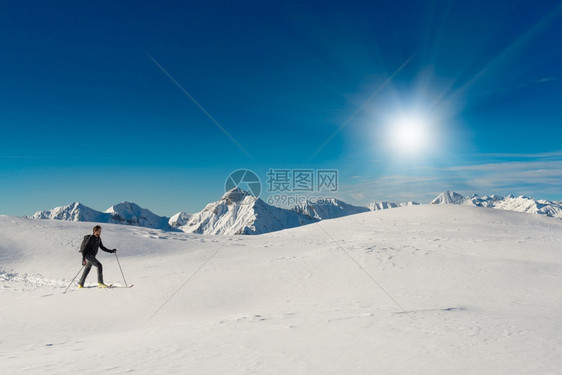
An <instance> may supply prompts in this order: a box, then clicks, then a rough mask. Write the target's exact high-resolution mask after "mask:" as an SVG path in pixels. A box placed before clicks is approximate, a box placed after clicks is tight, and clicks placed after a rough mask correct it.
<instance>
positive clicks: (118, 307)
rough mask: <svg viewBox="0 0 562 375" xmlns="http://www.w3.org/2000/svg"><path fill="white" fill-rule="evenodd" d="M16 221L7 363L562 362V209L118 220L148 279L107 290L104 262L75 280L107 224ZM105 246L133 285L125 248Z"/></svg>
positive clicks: (436, 370) (15, 366)
mask: <svg viewBox="0 0 562 375" xmlns="http://www.w3.org/2000/svg"><path fill="white" fill-rule="evenodd" d="M0 226H1V227H2V231H0V306H2V308H1V319H0V332H2V335H1V339H0V373H2V374H20V373H25V374H42V375H43V374H78V373H89V374H91V373H96V374H123V373H135V374H184V373H193V374H203V375H204V374H234V375H237V374H240V375H241V374H260V375H261V374H275V375H276V374H282V375H286V374H292V375H300V374H306V375H316V374H318V375H325V374H385V375H397V374H412V373H415V374H419V375H429V374H478V375H504V374H505V375H527V374H558V373H559V372H560V369H561V368H562V321H561V318H560V311H561V310H562V297H561V296H560V293H559V291H560V290H562V256H561V255H562V254H561V248H560V240H561V238H562V221H560V220H552V219H551V218H547V217H544V216H539V215H526V214H522V213H517V212H509V211H501V210H486V209H481V208H477V207H469V206H459V205H422V206H415V207H403V208H395V209H392V210H383V211H377V212H366V213H361V214H357V215H350V216H346V217H342V218H337V219H333V220H328V221H320V222H317V223H314V224H311V225H307V226H302V227H299V228H293V229H289V230H284V231H278V232H273V233H268V234H265V235H259V236H238V237H232V238H230V237H229V238H225V237H220V236H210V235H197V234H187V233H182V232H164V231H160V230H154V229H148V228H142V227H134V226H122V225H112V224H107V225H105V226H104V232H103V235H102V237H103V241H104V244H105V245H106V246H109V247H111V248H113V247H116V248H117V249H119V251H118V255H119V259H120V263H121V266H122V270H123V272H124V275H125V277H126V280H127V282H128V283H129V284H131V283H134V284H135V286H134V287H133V288H131V289H113V290H99V289H97V288H91V287H92V286H94V285H95V271H92V272H91V273H90V276H89V278H88V279H87V281H86V286H87V288H85V289H80V290H78V289H76V285H75V284H74V285H72V286H71V288H70V290H69V292H68V293H67V294H62V292H63V291H64V289H65V288H66V286H67V285H68V284H69V283H70V282H71V280H72V278H73V277H74V275H75V274H76V273H77V272H78V271H79V269H80V267H81V266H80V260H81V257H80V254H79V253H78V252H77V249H78V247H79V245H80V241H81V239H82V236H83V235H84V234H87V233H89V232H90V231H91V226H90V224H89V223H81V222H69V221H38V220H26V219H21V218H12V217H5V216H4V217H0ZM217 251H218V252H217ZM350 257H351V258H352V259H353V260H352V259H350ZM98 259H99V260H100V261H101V262H102V263H103V265H104V275H105V280H106V281H107V282H109V283H115V284H117V285H124V282H123V279H122V276H121V272H120V269H119V267H118V264H117V262H116V259H115V257H114V256H113V254H107V253H104V252H100V254H99V255H98ZM355 262H356V263H355ZM371 278H372V279H371ZM379 286H380V287H379ZM381 288H383V289H384V291H383V290H382V289H381ZM391 298H392V299H391Z"/></svg>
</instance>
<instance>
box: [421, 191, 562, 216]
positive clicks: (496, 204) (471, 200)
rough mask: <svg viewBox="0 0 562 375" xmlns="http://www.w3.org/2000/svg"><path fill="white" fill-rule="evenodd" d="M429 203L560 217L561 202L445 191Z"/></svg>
mask: <svg viewBox="0 0 562 375" xmlns="http://www.w3.org/2000/svg"><path fill="white" fill-rule="evenodd" d="M431 204H459V205H466V206H476V207H489V208H496V209H500V210H507V211H517V212H526V213H532V214H539V215H546V216H551V217H557V218H562V202H559V201H558V202H557V201H549V200H544V199H540V200H536V199H533V198H529V197H525V196H523V195H521V196H519V197H515V196H513V195H511V194H510V195H507V196H505V197H504V196H501V195H490V196H486V195H485V196H482V197H481V196H479V195H478V194H472V195H469V196H463V195H461V194H458V193H455V192H451V191H445V192H443V193H441V194H439V195H438V196H437V197H436V198H435V199H434V200H432V201H431Z"/></svg>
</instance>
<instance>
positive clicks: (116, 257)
mask: <svg viewBox="0 0 562 375" xmlns="http://www.w3.org/2000/svg"><path fill="white" fill-rule="evenodd" d="M114 254H115V259H117V264H118V265H119V269H120V270H121V276H123V281H124V282H125V286H126V287H127V288H128V287H129V286H128V285H127V280H125V275H123V269H122V268H121V263H119V257H118V256H117V252H115V253H114Z"/></svg>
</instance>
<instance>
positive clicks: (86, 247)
mask: <svg viewBox="0 0 562 375" xmlns="http://www.w3.org/2000/svg"><path fill="white" fill-rule="evenodd" d="M100 235H101V226H99V225H96V226H95V227H94V233H93V234H89V235H86V236H84V240H83V241H82V245H81V246H80V252H81V253H82V265H83V266H85V268H84V273H83V274H82V277H81V278H80V281H79V282H78V288H83V287H84V282H85V281H86V277H87V276H88V273H90V269H92V266H95V267H96V268H97V269H98V287H100V288H107V287H108V286H107V285H105V284H104V282H103V267H102V265H101V263H100V262H99V261H98V260H97V259H96V255H97V254H98V248H101V249H102V250H103V251H105V252H108V253H116V252H117V249H113V250H110V249H108V248H106V247H105V246H103V243H102V242H101V238H100Z"/></svg>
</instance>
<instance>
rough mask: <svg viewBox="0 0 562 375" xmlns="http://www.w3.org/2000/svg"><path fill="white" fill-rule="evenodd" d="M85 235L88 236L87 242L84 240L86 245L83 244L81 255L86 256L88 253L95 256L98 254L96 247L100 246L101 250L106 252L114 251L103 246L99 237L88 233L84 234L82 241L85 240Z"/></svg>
mask: <svg viewBox="0 0 562 375" xmlns="http://www.w3.org/2000/svg"><path fill="white" fill-rule="evenodd" d="M87 237H90V238H88V242H86V245H85V246H84V250H83V251H82V257H86V256H88V255H91V256H94V257H95V256H96V255H97V254H98V248H101V249H102V250H103V251H106V252H108V253H113V252H114V251H113V250H111V249H108V248H107V247H105V246H103V243H102V242H101V237H96V236H94V235H93V234H88V235H86V236H84V241H86V238H87Z"/></svg>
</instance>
